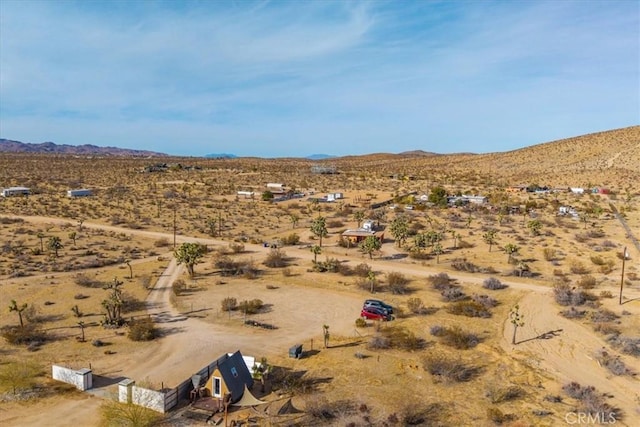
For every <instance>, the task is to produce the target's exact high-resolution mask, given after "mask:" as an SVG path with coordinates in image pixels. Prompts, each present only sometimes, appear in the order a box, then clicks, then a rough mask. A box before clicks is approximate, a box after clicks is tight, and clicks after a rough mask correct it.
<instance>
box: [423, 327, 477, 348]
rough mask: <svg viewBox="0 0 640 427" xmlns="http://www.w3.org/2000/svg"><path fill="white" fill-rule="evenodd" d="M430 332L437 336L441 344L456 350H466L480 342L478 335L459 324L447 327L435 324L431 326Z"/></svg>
mask: <svg viewBox="0 0 640 427" xmlns="http://www.w3.org/2000/svg"><path fill="white" fill-rule="evenodd" d="M430 332H431V335H433V336H437V337H439V338H440V342H441V343H442V344H444V345H447V346H449V347H453V348H456V349H458V350H467V349H470V348H473V347H475V346H477V345H478V344H479V343H480V337H478V335H476V334H474V333H471V332H465V331H463V330H462V328H460V327H459V326H453V327H451V328H447V327H443V326H439V325H436V326H432V327H431V329H430Z"/></svg>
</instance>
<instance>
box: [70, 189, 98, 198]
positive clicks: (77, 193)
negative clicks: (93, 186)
mask: <svg viewBox="0 0 640 427" xmlns="http://www.w3.org/2000/svg"><path fill="white" fill-rule="evenodd" d="M89 196H93V191H92V190H89V189H88V188H80V189H77V190H67V197H89Z"/></svg>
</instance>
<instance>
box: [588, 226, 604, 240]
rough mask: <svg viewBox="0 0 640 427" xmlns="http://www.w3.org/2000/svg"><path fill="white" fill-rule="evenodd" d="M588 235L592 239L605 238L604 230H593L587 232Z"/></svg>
mask: <svg viewBox="0 0 640 427" xmlns="http://www.w3.org/2000/svg"><path fill="white" fill-rule="evenodd" d="M587 235H588V236H589V237H590V238H592V239H599V238H601V237H604V236H605V234H604V230H602V229H601V228H593V229H591V230H589V231H587Z"/></svg>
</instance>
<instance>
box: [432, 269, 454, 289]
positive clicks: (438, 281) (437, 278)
mask: <svg viewBox="0 0 640 427" xmlns="http://www.w3.org/2000/svg"><path fill="white" fill-rule="evenodd" d="M427 280H428V281H429V283H430V284H431V286H432V287H433V288H434V289H436V290H438V291H442V290H444V289H447V288H449V287H450V286H451V284H452V283H453V279H451V278H450V277H449V275H448V274H447V273H438V274H435V275H432V276H429V277H428V279H427Z"/></svg>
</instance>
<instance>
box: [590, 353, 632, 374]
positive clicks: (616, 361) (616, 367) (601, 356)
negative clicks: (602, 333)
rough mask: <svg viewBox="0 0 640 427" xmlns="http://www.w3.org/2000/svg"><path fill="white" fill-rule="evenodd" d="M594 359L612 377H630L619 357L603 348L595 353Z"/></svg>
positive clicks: (629, 371) (627, 369)
mask: <svg viewBox="0 0 640 427" xmlns="http://www.w3.org/2000/svg"><path fill="white" fill-rule="evenodd" d="M595 358H596V360H597V361H598V362H599V363H600V365H602V366H603V367H605V368H607V369H608V370H609V372H611V373H612V374H613V375H630V374H631V373H632V372H631V370H630V369H629V368H628V367H627V365H625V363H624V362H623V361H622V360H621V359H620V356H617V355H614V354H611V353H610V352H608V351H607V350H605V349H604V348H601V349H599V350H598V351H596V353H595Z"/></svg>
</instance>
